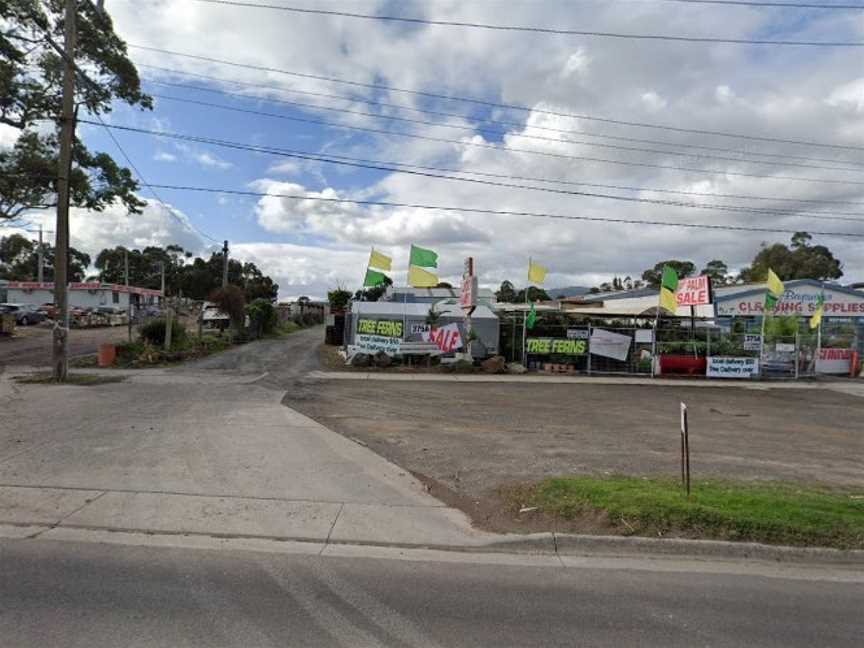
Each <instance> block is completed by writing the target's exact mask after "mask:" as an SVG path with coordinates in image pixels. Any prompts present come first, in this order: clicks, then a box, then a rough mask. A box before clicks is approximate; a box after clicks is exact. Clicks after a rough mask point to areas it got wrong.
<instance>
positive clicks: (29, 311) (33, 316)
mask: <svg viewBox="0 0 864 648" xmlns="http://www.w3.org/2000/svg"><path fill="white" fill-rule="evenodd" d="M0 307H2V308H3V311H4V312H6V313H12V314H13V315H15V323H16V324H18V325H19V326H29V325H30V324H38V323H39V322H42V321H44V320H45V314H44V313H40V312H39V311H38V310H36V307H35V306H33V305H32V304H0Z"/></svg>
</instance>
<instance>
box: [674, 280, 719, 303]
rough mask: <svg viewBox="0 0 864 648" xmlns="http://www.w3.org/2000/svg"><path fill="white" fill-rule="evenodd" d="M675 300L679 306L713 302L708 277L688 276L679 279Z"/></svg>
mask: <svg viewBox="0 0 864 648" xmlns="http://www.w3.org/2000/svg"><path fill="white" fill-rule="evenodd" d="M675 301H676V302H678V305H679V306H701V305H703V304H710V303H711V286H710V285H709V283H708V277H687V278H685V279H679V280H678V289H677V290H676V291H675Z"/></svg>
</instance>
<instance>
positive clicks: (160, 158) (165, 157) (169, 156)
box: [153, 151, 177, 162]
mask: <svg viewBox="0 0 864 648" xmlns="http://www.w3.org/2000/svg"><path fill="white" fill-rule="evenodd" d="M153 159H154V160H156V161H157V162H176V161H177V156H176V155H174V154H173V153H168V152H166V151H159V152H158V153H156V155H154V156H153Z"/></svg>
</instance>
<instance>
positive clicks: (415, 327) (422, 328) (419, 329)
mask: <svg viewBox="0 0 864 648" xmlns="http://www.w3.org/2000/svg"><path fill="white" fill-rule="evenodd" d="M431 330H432V326H431V325H429V324H420V323H419V322H415V323H413V324H412V325H411V335H424V334H426V333H428V332H429V331H431Z"/></svg>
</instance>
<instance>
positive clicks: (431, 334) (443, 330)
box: [423, 323, 462, 353]
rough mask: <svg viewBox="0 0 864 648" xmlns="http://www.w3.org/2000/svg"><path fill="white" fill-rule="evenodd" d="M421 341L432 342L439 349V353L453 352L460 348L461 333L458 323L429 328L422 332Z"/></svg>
mask: <svg viewBox="0 0 864 648" xmlns="http://www.w3.org/2000/svg"><path fill="white" fill-rule="evenodd" d="M423 341H424V342H434V343H435V344H437V345H438V348H439V349H441V353H453V352H454V351H456V350H457V349H461V348H462V334H461V333H459V325H458V324H455V323H454V324H448V325H447V326H442V327H440V328H438V327H432V328H430V329H429V331H428V332H426V333H423Z"/></svg>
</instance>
